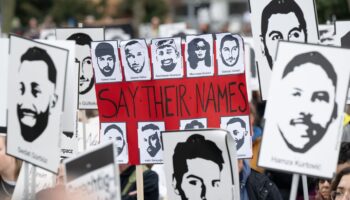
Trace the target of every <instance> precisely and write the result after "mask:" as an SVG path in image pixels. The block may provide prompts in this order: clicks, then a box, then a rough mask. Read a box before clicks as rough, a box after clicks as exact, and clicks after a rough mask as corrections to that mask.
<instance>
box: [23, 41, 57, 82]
mask: <svg viewBox="0 0 350 200" xmlns="http://www.w3.org/2000/svg"><path fill="white" fill-rule="evenodd" d="M41 60H42V61H44V62H45V63H46V64H47V67H48V70H47V71H48V77H49V80H50V81H51V82H52V83H54V84H55V85H56V78H57V71H56V67H55V65H54V63H53V61H52V59H51V57H50V55H49V54H48V53H47V52H46V51H45V50H44V49H41V48H39V47H32V48H29V49H28V50H27V51H26V52H25V53H24V54H23V55H22V57H21V63H23V61H41ZM34 67H35V66H34Z"/></svg>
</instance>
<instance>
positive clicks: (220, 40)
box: [215, 33, 244, 75]
mask: <svg viewBox="0 0 350 200" xmlns="http://www.w3.org/2000/svg"><path fill="white" fill-rule="evenodd" d="M215 42H216V60H217V64H218V74H219V75H229V74H241V73H244V42H243V39H242V37H241V36H239V35H237V34H231V33H220V34H216V41H215Z"/></svg>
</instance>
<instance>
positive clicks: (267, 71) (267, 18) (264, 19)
mask: <svg viewBox="0 0 350 200" xmlns="http://www.w3.org/2000/svg"><path fill="white" fill-rule="evenodd" d="M249 4H250V12H251V24H252V33H253V38H254V45H255V47H254V49H255V56H256V61H257V67H258V70H259V81H260V88H261V93H262V99H263V100H266V99H267V98H268V89H269V84H270V77H271V71H272V68H273V66H274V64H273V63H274V60H275V55H276V51H277V41H278V40H286V41H297V42H307V43H318V39H319V38H318V26H317V18H316V16H317V15H316V13H315V12H316V7H315V1H314V0H288V1H285V0H259V1H254V0H249Z"/></svg>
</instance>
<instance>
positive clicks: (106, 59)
mask: <svg viewBox="0 0 350 200" xmlns="http://www.w3.org/2000/svg"><path fill="white" fill-rule="evenodd" d="M95 55H96V58H97V65H98V68H99V69H100V72H101V73H102V74H103V76H105V77H110V76H111V75H112V74H113V72H114V69H115V64H116V57H115V53H114V48H113V46H112V45H111V44H109V43H107V42H101V43H99V44H98V45H97V46H96V49H95Z"/></svg>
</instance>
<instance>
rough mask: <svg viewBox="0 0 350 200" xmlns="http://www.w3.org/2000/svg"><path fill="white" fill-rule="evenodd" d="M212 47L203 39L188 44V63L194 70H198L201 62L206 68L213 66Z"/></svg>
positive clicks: (196, 39)
mask: <svg viewBox="0 0 350 200" xmlns="http://www.w3.org/2000/svg"><path fill="white" fill-rule="evenodd" d="M210 51H211V49H210V45H209V43H208V42H207V41H206V40H205V39H203V38H195V39H193V40H191V41H190V42H189V43H188V49H187V53H188V62H189V64H190V67H191V68H192V69H197V67H201V66H198V64H199V63H200V62H201V63H203V65H204V66H206V67H210V66H211V58H210Z"/></svg>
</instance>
